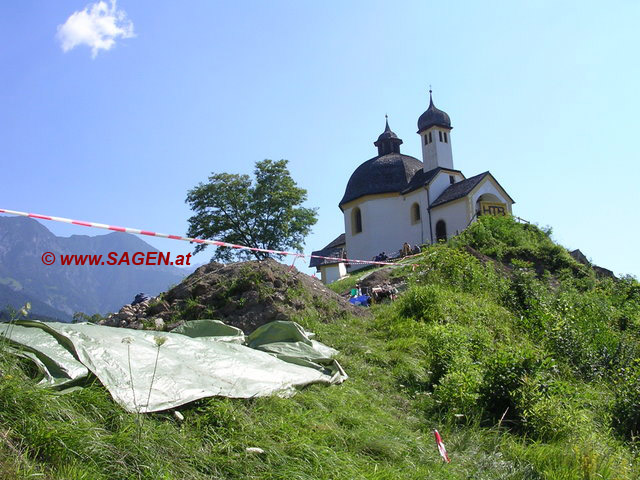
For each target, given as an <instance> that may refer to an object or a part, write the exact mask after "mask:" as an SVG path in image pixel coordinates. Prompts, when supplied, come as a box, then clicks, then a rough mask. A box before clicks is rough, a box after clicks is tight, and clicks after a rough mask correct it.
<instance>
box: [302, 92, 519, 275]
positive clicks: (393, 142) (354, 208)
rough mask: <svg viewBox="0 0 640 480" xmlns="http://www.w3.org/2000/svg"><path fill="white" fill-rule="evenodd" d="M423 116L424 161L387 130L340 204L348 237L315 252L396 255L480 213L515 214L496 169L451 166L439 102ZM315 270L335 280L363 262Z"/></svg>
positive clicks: (442, 236)
mask: <svg viewBox="0 0 640 480" xmlns="http://www.w3.org/2000/svg"><path fill="white" fill-rule="evenodd" d="M429 97H430V98H429V108H427V110H426V111H425V112H424V113H423V114H422V115H420V117H419V118H418V132H417V133H418V135H419V136H420V143H421V145H422V161H420V160H418V159H417V158H415V157H411V156H409V155H404V154H402V153H400V145H401V144H402V140H401V139H400V138H398V136H397V135H396V134H395V133H393V132H392V131H391V129H390V128H389V122H388V120H387V122H386V126H385V129H384V132H382V134H380V136H379V137H378V140H376V141H375V142H374V145H375V146H376V147H377V148H378V154H377V155H376V156H375V157H373V158H371V159H369V160H367V161H366V162H364V163H362V164H361V165H360V166H359V167H358V168H356V169H355V171H354V172H353V174H352V175H351V178H349V181H348V182H347V187H346V189H345V192H344V196H343V197H342V200H340V203H339V204H338V205H339V207H340V210H342V213H343V215H344V234H342V235H340V236H338V238H336V239H335V240H334V241H332V242H331V243H330V244H329V245H327V246H326V247H324V248H323V249H322V250H318V251H315V252H313V255H318V256H325V257H338V258H348V259H360V260H372V259H373V258H375V257H376V256H378V255H380V254H381V253H383V252H384V253H385V255H387V256H389V257H393V256H396V255H397V254H398V252H399V251H400V250H401V249H402V247H403V245H404V243H408V244H409V245H411V246H415V245H422V244H430V243H434V242H437V241H440V240H446V239H448V238H450V237H451V236H453V235H456V234H458V233H460V232H462V231H463V230H464V229H465V228H467V227H468V226H469V225H470V224H471V223H472V222H473V221H474V220H475V219H476V218H477V217H478V216H480V215H486V214H492V215H496V214H498V215H507V214H511V207H512V205H513V203H514V201H513V199H512V198H511V197H510V196H509V194H508V193H507V192H506V191H505V190H504V189H503V188H502V186H501V185H500V184H499V183H498V181H497V180H496V179H495V178H494V177H493V175H491V173H490V172H488V171H487V172H484V173H480V174H479V175H475V176H473V177H469V178H467V177H465V176H464V174H463V173H462V172H461V171H460V170H456V169H455V168H454V165H453V154H452V151H451V141H452V139H451V129H452V126H451V120H450V119H449V115H447V114H446V113H445V112H443V111H442V110H439V109H438V108H436V107H435V105H434V104H433V96H432V92H431V90H430V91H429ZM309 266H310V267H316V268H317V270H318V271H320V272H321V275H322V281H323V282H324V283H331V282H333V281H335V280H337V279H339V278H341V277H342V276H344V275H346V273H347V271H348V270H350V271H353V270H356V269H359V268H363V267H365V266H366V265H364V264H354V263H351V264H349V265H347V264H346V263H345V262H340V261H336V260H323V259H319V258H312V259H311V263H310V265H309Z"/></svg>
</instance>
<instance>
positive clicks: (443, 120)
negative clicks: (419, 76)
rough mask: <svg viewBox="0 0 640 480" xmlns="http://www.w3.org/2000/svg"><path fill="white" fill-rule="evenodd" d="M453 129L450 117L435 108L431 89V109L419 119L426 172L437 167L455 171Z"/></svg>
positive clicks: (419, 133) (419, 132) (419, 131)
mask: <svg viewBox="0 0 640 480" xmlns="http://www.w3.org/2000/svg"><path fill="white" fill-rule="evenodd" d="M451 128H452V127H451V120H450V119H449V115H447V113H446V112H443V111H442V110H439V109H437V108H436V107H435V105H434V104H433V95H432V92H431V89H429V108H428V109H427V111H426V112H424V113H423V114H422V115H420V118H418V135H420V142H421V144H422V162H423V163H424V171H425V172H428V171H429V170H433V169H434V168H437V167H442V168H449V169H451V170H453V155H452V153H451Z"/></svg>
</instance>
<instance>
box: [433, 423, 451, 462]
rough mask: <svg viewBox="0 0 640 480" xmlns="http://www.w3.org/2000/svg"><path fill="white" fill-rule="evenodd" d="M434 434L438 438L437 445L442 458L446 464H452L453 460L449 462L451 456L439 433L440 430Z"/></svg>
mask: <svg viewBox="0 0 640 480" xmlns="http://www.w3.org/2000/svg"><path fill="white" fill-rule="evenodd" d="M433 434H434V436H435V437H436V445H437V446H438V452H440V456H441V457H442V459H443V460H444V461H445V462H447V463H451V460H449V456H448V455H447V449H446V448H444V443H443V442H442V437H441V436H440V434H439V433H438V430H434V431H433Z"/></svg>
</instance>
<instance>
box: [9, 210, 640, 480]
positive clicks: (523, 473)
mask: <svg viewBox="0 0 640 480" xmlns="http://www.w3.org/2000/svg"><path fill="white" fill-rule="evenodd" d="M415 263H416V264H417V266H416V267H414V266H406V267H399V268H397V269H396V270H394V275H399V276H404V277H406V279H407V282H408V289H407V290H406V291H405V292H404V293H403V294H402V295H401V296H400V297H399V299H398V300H397V301H396V302H394V303H390V304H382V305H375V306H374V307H372V315H371V317H357V318H356V317H352V316H349V315H347V314H345V315H338V314H337V315H336V317H335V319H334V320H333V321H330V322H325V321H320V320H319V318H320V317H321V316H320V315H319V314H318V315H314V314H313V312H311V313H309V312H308V311H307V313H306V314H305V316H304V317H302V318H297V321H299V322H300V323H301V324H303V325H304V326H305V327H306V328H307V329H310V330H312V331H314V332H316V333H317V338H318V340H320V341H322V342H324V343H327V344H328V345H331V346H333V347H335V348H337V349H339V350H340V351H341V353H340V356H339V358H338V359H339V361H340V362H341V363H342V365H343V366H344V368H345V369H346V371H347V372H348V373H349V375H350V377H351V378H350V379H349V380H348V381H347V382H345V383H344V384H343V385H340V386H336V387H321V386H312V387H310V388H306V389H305V390H303V391H301V392H299V393H298V394H297V395H296V396H295V397H293V398H291V399H280V398H266V399H252V400H229V399H208V400H204V401H200V402H198V403H195V404H191V405H189V406H186V407H184V408H181V409H180V412H181V413H182V414H183V416H184V421H179V420H177V419H176V418H175V417H174V416H173V415H172V414H171V413H161V414H153V415H146V416H144V417H142V416H137V415H132V414H128V413H125V412H124V411H122V410H121V409H120V408H119V407H117V406H116V405H115V404H114V403H113V402H112V401H111V399H110V397H109V395H108V394H107V393H106V391H105V390H104V389H103V388H102V387H101V386H100V385H97V384H94V385H91V386H88V387H86V388H84V389H81V390H77V391H74V392H71V393H68V394H65V395H58V394H56V393H54V392H52V391H49V390H45V389H41V388H38V387H36V386H35V385H34V383H35V382H34V380H33V379H32V377H33V374H34V372H33V369H32V368H31V367H30V366H29V364H27V363H23V362H20V361H17V360H16V359H14V358H13V357H10V356H8V355H7V354H5V353H4V352H0V478H3V479H5V478H6V479H13V478H31V477H32V476H33V477H35V478H51V479H65V480H71V479H91V480H93V479H125V478H127V479H128V478H131V479H137V478H144V479H154V480H155V479H208V478H246V479H345V480H346V479H405V478H406V479H415V478H438V479H469V478H475V479H494V478H503V479H576V480H578V479H580V480H582V479H596V478H598V479H600V478H608V479H634V478H639V477H640V468H639V467H638V466H637V447H638V445H639V444H638V442H637V438H636V435H637V434H638V432H639V431H640V341H639V335H638V333H639V329H640V314H639V312H640V285H639V284H638V282H637V281H636V280H635V279H632V278H624V279H621V280H613V279H609V278H607V279H600V278H597V277H596V276H595V274H594V273H593V271H592V270H591V269H590V268H589V267H587V266H584V265H581V264H579V263H577V262H575V261H574V260H573V259H572V258H571V257H570V256H569V255H568V254H567V252H566V251H565V250H564V249H563V248H562V247H560V246H557V245H555V244H554V243H553V242H552V241H551V240H550V238H549V236H548V235H547V233H545V232H543V231H541V230H539V229H538V228H537V227H535V226H531V225H520V224H517V223H515V222H513V221H512V220H511V219H508V218H489V217H486V218H482V220H481V221H480V222H478V223H476V224H475V225H473V226H472V227H471V228H470V229H468V230H467V231H466V232H464V233H463V234H462V235H460V236H459V237H457V238H456V239H454V240H453V241H451V242H450V243H449V244H444V245H436V246H432V247H430V248H428V249H427V250H426V251H425V252H424V253H423V254H422V255H421V256H419V257H416V258H415ZM354 282H355V279H354V278H350V279H346V280H343V281H342V282H341V283H339V284H337V285H334V286H333V288H335V289H336V290H337V291H340V290H342V289H344V288H345V287H346V286H347V285H350V284H353V283H354ZM314 307H315V308H316V309H317V310H322V309H323V308H324V307H323V305H320V304H318V303H317V302H316V304H315V305H314ZM326 308H335V306H334V305H327V306H326ZM434 428H437V429H438V430H439V431H440V432H441V434H442V436H443V439H444V442H445V444H446V446H447V450H448V451H449V454H450V457H451V460H452V461H451V463H450V464H444V463H443V462H442V460H441V459H440V457H439V456H438V453H437V450H436V448H435V444H434V441H433V434H432V430H433V429H434ZM248 447H259V448H261V449H263V450H264V453H258V454H255V453H247V451H246V448H248Z"/></svg>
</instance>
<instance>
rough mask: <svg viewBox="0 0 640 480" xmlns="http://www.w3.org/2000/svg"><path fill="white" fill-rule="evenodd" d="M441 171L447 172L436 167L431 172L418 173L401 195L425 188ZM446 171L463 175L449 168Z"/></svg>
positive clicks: (421, 171)
mask: <svg viewBox="0 0 640 480" xmlns="http://www.w3.org/2000/svg"><path fill="white" fill-rule="evenodd" d="M440 170H445V169H444V168H442V167H436V168H433V169H431V170H429V171H428V172H425V171H424V170H420V171H419V172H416V174H415V175H414V176H413V178H412V179H411V181H410V182H409V185H407V188H405V189H404V190H403V191H402V192H400V193H402V194H405V193H409V192H413V191H414V190H416V189H418V188H420V187H423V186H425V185H426V184H427V183H429V182H430V181H431V180H433V179H434V178H435V176H436V175H437V174H438V172H440ZM446 170H447V171H451V172H457V173H460V174H462V172H461V171H460V170H451V169H449V168H447V169H446Z"/></svg>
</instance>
